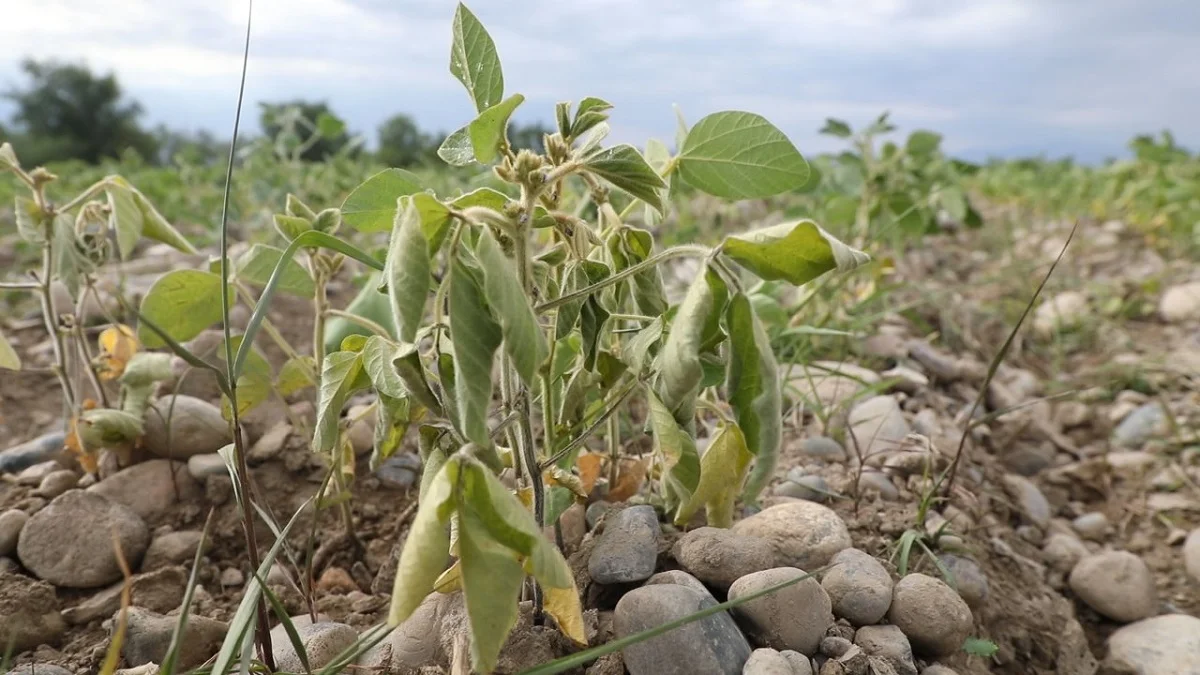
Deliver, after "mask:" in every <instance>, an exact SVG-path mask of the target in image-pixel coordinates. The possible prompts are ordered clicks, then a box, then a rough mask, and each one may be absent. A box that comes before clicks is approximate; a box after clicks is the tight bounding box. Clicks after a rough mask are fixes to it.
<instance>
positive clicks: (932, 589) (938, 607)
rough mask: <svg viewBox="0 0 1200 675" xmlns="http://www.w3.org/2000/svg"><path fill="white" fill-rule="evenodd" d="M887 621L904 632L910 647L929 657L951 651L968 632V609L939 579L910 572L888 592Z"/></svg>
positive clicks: (947, 653)
mask: <svg viewBox="0 0 1200 675" xmlns="http://www.w3.org/2000/svg"><path fill="white" fill-rule="evenodd" d="M888 620H889V621H890V622H891V623H892V624H893V625H895V626H896V627H898V628H899V629H900V630H902V631H904V634H905V635H906V636H908V640H909V642H911V643H912V646H913V649H915V650H917V651H918V652H921V653H923V654H928V655H931V656H943V655H949V654H954V653H955V652H957V651H958V650H959V649H961V648H962V645H963V642H964V641H965V640H966V639H967V637H968V636H969V635H970V634H971V627H972V617H971V608H970V607H968V606H967V603H966V601H964V600H963V599H962V597H960V596H959V595H958V593H956V592H955V591H954V589H953V588H950V587H949V586H948V585H946V583H945V582H943V581H942V580H941V579H935V578H933V577H930V576H926V575H924V574H919V573H914V574H909V575H908V576H906V577H904V578H903V579H901V580H900V581H899V582H898V583H897V584H896V587H895V589H894V591H893V593H892V606H891V608H890V609H889V610H888Z"/></svg>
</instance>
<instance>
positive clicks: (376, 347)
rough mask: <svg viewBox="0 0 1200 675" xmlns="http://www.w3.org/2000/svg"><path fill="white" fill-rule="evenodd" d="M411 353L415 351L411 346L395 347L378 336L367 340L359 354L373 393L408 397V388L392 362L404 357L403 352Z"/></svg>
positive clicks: (393, 396)
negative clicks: (373, 388)
mask: <svg viewBox="0 0 1200 675" xmlns="http://www.w3.org/2000/svg"><path fill="white" fill-rule="evenodd" d="M413 351H415V349H414V348H413V347H412V346H411V345H408V346H407V347H406V346H402V345H396V344H393V343H392V342H390V341H388V340H387V339H386V338H382V337H380V336H378V335H372V336H371V337H369V338H367V341H366V343H364V344H363V348H362V351H361V352H359V353H360V354H362V363H363V368H365V369H366V372H367V377H369V378H370V379H371V384H372V385H373V386H374V387H375V391H377V392H379V393H380V394H383V395H385V396H390V397H392V398H403V397H405V396H408V387H407V386H406V385H405V384H404V380H402V379H401V378H400V373H398V372H396V366H395V365H394V364H393V363H392V362H393V361H394V360H395V359H397V358H400V357H403V356H405V352H413Z"/></svg>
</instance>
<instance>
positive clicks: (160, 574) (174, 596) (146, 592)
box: [62, 567, 188, 626]
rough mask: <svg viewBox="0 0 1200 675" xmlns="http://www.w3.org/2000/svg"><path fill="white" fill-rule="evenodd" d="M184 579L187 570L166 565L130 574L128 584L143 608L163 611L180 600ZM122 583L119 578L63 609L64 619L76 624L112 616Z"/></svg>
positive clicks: (185, 579) (134, 599)
mask: <svg viewBox="0 0 1200 675" xmlns="http://www.w3.org/2000/svg"><path fill="white" fill-rule="evenodd" d="M187 579H188V575H187V572H185V571H184V569H183V568H182V567H166V568H163V569H160V570H156V571H154V572H148V573H146V574H138V575H136V576H134V577H133V581H132V584H131V588H130V591H131V596H130V597H131V600H132V602H133V604H134V605H135V606H137V607H141V608H142V609H149V610H152V611H155V612H162V613H166V612H171V611H174V610H175V609H178V608H179V605H180V604H181V603H182V602H183V593H184V590H185V589H186V587H187ZM124 587H125V582H124V581H118V582H117V583H115V584H113V585H112V586H109V587H108V588H105V589H103V590H101V591H100V592H99V593H96V594H95V595H93V596H92V597H90V598H88V599H87V600H84V601H83V602H81V603H79V604H78V605H75V606H74V607H68V608H67V609H64V610H63V612H62V616H63V619H64V620H65V621H66V622H67V623H69V624H71V625H72V626H78V625H81V624H86V623H90V622H92V621H95V620H97V619H103V618H107V617H109V616H112V614H113V613H114V612H116V611H117V610H118V609H120V608H121V591H122V590H123V589H124Z"/></svg>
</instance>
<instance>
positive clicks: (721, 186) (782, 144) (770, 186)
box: [678, 111, 808, 199]
mask: <svg viewBox="0 0 1200 675" xmlns="http://www.w3.org/2000/svg"><path fill="white" fill-rule="evenodd" d="M678 162H679V174H680V176H681V177H682V178H683V180H684V181H686V182H687V183H688V184H689V185H691V186H693V187H695V188H698V189H700V190H703V191H705V192H707V193H709V194H711V195H715V196H717V197H724V198H726V199H756V198H760V197H770V196H772V195H777V194H780V193H783V192H787V191H789V190H795V189H798V188H800V187H802V186H803V185H804V184H805V183H806V182H808V162H806V161H804V157H802V156H801V155H800V151H799V150H797V149H796V146H794V145H792V142H791V141H789V140H788V138H787V136H785V135H784V134H783V132H782V131H780V130H779V129H777V128H775V126H773V125H772V124H771V123H770V122H768V121H767V120H766V119H765V118H763V117H761V116H759V115H755V114H754V113H748V112H740V111H726V112H719V113H713V114H712V115H708V116H707V117H705V118H704V119H702V120H700V121H699V122H697V123H696V126H694V127H692V129H691V131H689V132H688V135H687V140H686V141H685V142H684V144H683V149H682V151H680V153H679V157H678Z"/></svg>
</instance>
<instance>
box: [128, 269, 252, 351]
mask: <svg viewBox="0 0 1200 675" xmlns="http://www.w3.org/2000/svg"><path fill="white" fill-rule="evenodd" d="M229 304H230V305H232V304H233V289H232V288H230V289H229ZM140 311H141V314H142V316H144V317H146V318H147V319H149V320H150V321H152V322H153V323H154V324H155V325H156V326H158V327H159V328H161V329H162V330H163V332H164V333H166V334H167V335H168V336H169V337H171V339H173V340H175V341H176V342H186V341H188V340H191V339H192V338H194V337H196V336H197V335H199V334H200V333H201V332H202V331H203V330H204V329H205V328H208V327H209V326H211V325H213V324H214V323H217V322H218V321H220V320H221V277H219V276H217V275H216V274H213V273H211V272H204V271H201V270H172V271H170V272H167V273H166V274H164V275H162V276H161V277H159V278H158V279H157V280H156V281H155V282H154V285H152V286H151V287H150V290H149V291H147V292H146V296H145V297H144V298H142V306H141V309H140ZM138 340H140V341H141V343H142V344H143V345H144V346H146V347H147V348H149V349H156V348H159V347H162V346H164V345H165V344H166V343H164V342H163V341H162V340H161V339H160V338H159V337H158V335H157V334H156V333H155V332H154V331H151V330H150V329H149V328H148V327H146V326H138Z"/></svg>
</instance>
